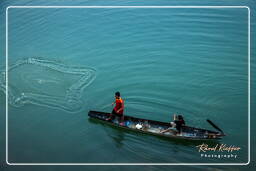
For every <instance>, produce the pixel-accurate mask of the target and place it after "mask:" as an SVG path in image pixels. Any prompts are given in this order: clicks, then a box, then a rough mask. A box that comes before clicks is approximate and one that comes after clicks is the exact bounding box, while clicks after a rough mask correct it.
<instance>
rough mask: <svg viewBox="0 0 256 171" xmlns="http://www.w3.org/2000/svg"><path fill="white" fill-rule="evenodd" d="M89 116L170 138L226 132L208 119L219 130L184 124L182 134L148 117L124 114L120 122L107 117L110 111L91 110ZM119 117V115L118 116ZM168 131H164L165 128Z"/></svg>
mask: <svg viewBox="0 0 256 171" xmlns="http://www.w3.org/2000/svg"><path fill="white" fill-rule="evenodd" d="M88 116H89V117H90V118H93V119H96V120H100V121H103V122H104V123H108V124H111V125H113V126H116V127H121V128H125V129H129V130H134V131H137V132H142V133H147V134H153V135H157V136H163V137H168V138H176V139H188V140H214V139H215V140H216V139H221V138H222V137H223V136H225V134H224V133H223V131H222V130H221V129H220V128H218V127H217V126H216V125H215V124H214V123H213V122H211V121H210V120H207V121H208V122H209V123H210V124H211V125H212V126H213V127H214V128H216V129H217V130H218V131H211V130H206V129H201V128H195V127H190V126H182V131H181V133H180V134H178V133H177V131H176V129H175V128H170V123H167V122H160V121H154V120H148V119H141V118H136V117H132V116H127V115H125V116H124V122H123V124H120V123H118V120H117V119H114V120H111V121H108V120H107V118H109V117H110V113H106V112H98V111H89V112H88ZM116 118H117V117H116ZM167 129H169V130H168V131H166V132H164V133H163V130H167Z"/></svg>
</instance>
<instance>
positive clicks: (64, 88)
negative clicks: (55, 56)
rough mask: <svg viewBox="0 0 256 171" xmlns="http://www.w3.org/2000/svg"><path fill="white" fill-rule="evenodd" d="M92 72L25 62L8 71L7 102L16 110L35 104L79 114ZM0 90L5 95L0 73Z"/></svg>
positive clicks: (37, 61) (30, 60) (39, 61)
mask: <svg viewBox="0 0 256 171" xmlns="http://www.w3.org/2000/svg"><path fill="white" fill-rule="evenodd" d="M95 72H96V71H95V70H94V69H92V68H88V67H74V66H68V65H64V64H61V63H59V62H56V61H49V60H46V59H42V58H27V59H24V60H19V61H17V62H16V63H15V64H14V65H12V66H10V67H9V68H8V98H9V103H10V104H11V105H13V106H15V107H20V106H23V105H24V104H29V103H30V104H36V105H41V106H47V107H52V108H58V109H63V110H65V111H68V112H78V111H80V110H81V109H82V101H81V94H82V93H83V91H84V89H85V87H87V86H88V85H89V84H90V83H91V82H92V81H93V80H94V79H95ZM0 85H1V87H0V89H1V90H2V91H4V92H5V91H6V89H5V85H6V73H5V71H3V72H1V76H0Z"/></svg>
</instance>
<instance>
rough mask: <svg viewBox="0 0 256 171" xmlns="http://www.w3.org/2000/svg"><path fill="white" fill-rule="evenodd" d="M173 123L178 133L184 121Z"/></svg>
mask: <svg viewBox="0 0 256 171" xmlns="http://www.w3.org/2000/svg"><path fill="white" fill-rule="evenodd" d="M174 123H175V124H176V129H177V131H178V132H179V133H180V132H181V128H182V126H184V125H185V121H184V120H175V121H174Z"/></svg>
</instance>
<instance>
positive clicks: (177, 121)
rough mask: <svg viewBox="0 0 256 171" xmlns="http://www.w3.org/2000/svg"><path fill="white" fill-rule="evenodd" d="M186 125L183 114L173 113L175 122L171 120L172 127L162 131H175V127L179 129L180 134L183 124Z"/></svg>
mask: <svg viewBox="0 0 256 171" xmlns="http://www.w3.org/2000/svg"><path fill="white" fill-rule="evenodd" d="M184 125H185V121H184V119H183V116H182V115H178V117H177V116H176V114H174V115H173V122H170V127H169V128H168V129H166V130H163V131H161V132H160V133H165V132H167V131H173V128H176V129H177V131H178V134H180V133H181V128H182V126H184Z"/></svg>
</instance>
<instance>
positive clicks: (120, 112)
mask: <svg viewBox="0 0 256 171" xmlns="http://www.w3.org/2000/svg"><path fill="white" fill-rule="evenodd" d="M123 103H124V102H123V99H122V98H121V97H120V98H119V99H117V98H116V106H115V107H114V110H115V112H116V113H117V111H118V110H119V109H121V108H122V107H123ZM123 112H124V109H122V110H120V111H119V112H118V113H119V114H123Z"/></svg>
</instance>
